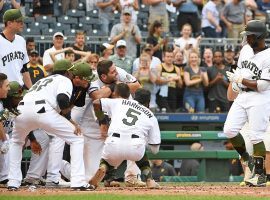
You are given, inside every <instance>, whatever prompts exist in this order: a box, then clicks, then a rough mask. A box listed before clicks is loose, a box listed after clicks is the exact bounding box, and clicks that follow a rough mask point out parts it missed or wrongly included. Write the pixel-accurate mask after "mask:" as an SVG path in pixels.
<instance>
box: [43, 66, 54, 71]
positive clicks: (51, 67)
mask: <svg viewBox="0 0 270 200" xmlns="http://www.w3.org/2000/svg"><path fill="white" fill-rule="evenodd" d="M44 69H45V70H46V72H52V70H53V64H48V65H45V66H44Z"/></svg>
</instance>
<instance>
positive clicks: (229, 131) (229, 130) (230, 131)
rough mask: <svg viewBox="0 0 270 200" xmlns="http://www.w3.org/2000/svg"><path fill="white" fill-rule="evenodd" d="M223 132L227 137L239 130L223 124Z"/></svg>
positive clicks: (233, 135) (231, 136)
mask: <svg viewBox="0 0 270 200" xmlns="http://www.w3.org/2000/svg"><path fill="white" fill-rule="evenodd" d="M223 132H224V134H225V135H226V136H227V137H228V138H233V137H235V136H236V135H237V134H238V132H239V131H237V130H234V129H233V128H232V127H230V126H228V125H226V124H225V125H224V128H223Z"/></svg>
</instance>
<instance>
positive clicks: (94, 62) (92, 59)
mask: <svg viewBox="0 0 270 200" xmlns="http://www.w3.org/2000/svg"><path fill="white" fill-rule="evenodd" d="M98 62H99V56H98V55H97V54H95V53H93V54H91V55H90V56H89V59H88V63H89V64H90V68H91V69H92V73H93V74H94V75H95V78H94V79H93V80H92V81H93V82H94V81H95V80H96V79H97V78H98V74H97V65H98Z"/></svg>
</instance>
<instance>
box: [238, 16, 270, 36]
mask: <svg viewBox="0 0 270 200" xmlns="http://www.w3.org/2000/svg"><path fill="white" fill-rule="evenodd" d="M241 34H244V35H256V36H257V38H258V39H263V38H266V37H267V35H268V32H267V28H266V25H265V23H264V22H263V21H260V20H251V21H249V22H248V23H247V25H246V26H245V30H244V31H243V32H242V33H241Z"/></svg>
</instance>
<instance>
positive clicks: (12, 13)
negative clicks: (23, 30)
mask: <svg viewBox="0 0 270 200" xmlns="http://www.w3.org/2000/svg"><path fill="white" fill-rule="evenodd" d="M25 18H26V17H25V16H23V15H22V13H21V11H20V9H9V10H7V11H6V12H5V13H4V15H3V22H4V23H6V22H8V21H14V20H18V21H23V20H24V19H25Z"/></svg>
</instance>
